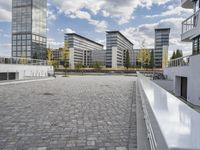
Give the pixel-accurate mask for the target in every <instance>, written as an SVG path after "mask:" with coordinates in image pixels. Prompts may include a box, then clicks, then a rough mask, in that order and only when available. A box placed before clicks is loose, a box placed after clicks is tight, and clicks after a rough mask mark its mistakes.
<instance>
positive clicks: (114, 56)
mask: <svg viewBox="0 0 200 150" xmlns="http://www.w3.org/2000/svg"><path fill="white" fill-rule="evenodd" d="M112 68H117V47H112Z"/></svg>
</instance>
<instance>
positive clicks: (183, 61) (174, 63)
mask: <svg viewBox="0 0 200 150" xmlns="http://www.w3.org/2000/svg"><path fill="white" fill-rule="evenodd" d="M190 56H191V55H187V56H183V57H179V58H176V59H172V60H170V61H169V62H168V67H180V66H189V63H190Z"/></svg>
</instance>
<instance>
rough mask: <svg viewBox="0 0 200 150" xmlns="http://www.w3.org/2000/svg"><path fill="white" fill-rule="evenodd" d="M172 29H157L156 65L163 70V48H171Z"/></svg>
mask: <svg viewBox="0 0 200 150" xmlns="http://www.w3.org/2000/svg"><path fill="white" fill-rule="evenodd" d="M169 34H170V28H160V29H155V50H154V64H155V67H156V68H162V59H163V47H169Z"/></svg>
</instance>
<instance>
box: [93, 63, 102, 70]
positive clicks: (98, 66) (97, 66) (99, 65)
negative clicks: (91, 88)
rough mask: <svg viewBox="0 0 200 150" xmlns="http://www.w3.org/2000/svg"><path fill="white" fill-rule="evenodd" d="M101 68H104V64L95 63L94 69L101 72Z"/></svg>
mask: <svg viewBox="0 0 200 150" xmlns="http://www.w3.org/2000/svg"><path fill="white" fill-rule="evenodd" d="M101 67H102V63H101V62H100V61H96V62H95V63H94V69H96V70H101Z"/></svg>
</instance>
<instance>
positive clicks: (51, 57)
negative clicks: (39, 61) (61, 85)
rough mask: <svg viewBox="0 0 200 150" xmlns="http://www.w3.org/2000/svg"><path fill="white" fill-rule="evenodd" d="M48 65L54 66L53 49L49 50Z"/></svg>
mask: <svg viewBox="0 0 200 150" xmlns="http://www.w3.org/2000/svg"><path fill="white" fill-rule="evenodd" d="M47 63H48V65H52V64H53V50H52V49H51V48H48V49H47Z"/></svg>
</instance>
